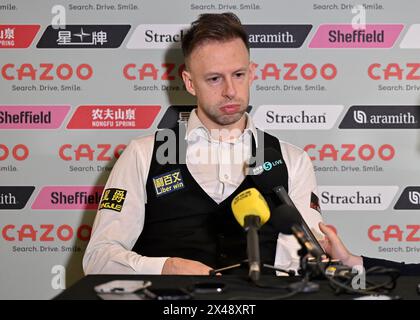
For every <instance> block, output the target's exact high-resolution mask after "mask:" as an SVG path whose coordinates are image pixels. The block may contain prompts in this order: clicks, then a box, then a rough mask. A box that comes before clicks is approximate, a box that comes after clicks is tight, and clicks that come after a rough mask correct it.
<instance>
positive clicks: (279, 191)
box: [273, 186, 327, 256]
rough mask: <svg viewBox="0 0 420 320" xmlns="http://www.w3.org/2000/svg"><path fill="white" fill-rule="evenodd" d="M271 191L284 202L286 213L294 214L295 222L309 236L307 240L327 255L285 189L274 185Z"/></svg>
mask: <svg viewBox="0 0 420 320" xmlns="http://www.w3.org/2000/svg"><path fill="white" fill-rule="evenodd" d="M273 191H274V193H275V194H276V195H277V197H278V198H279V199H280V200H281V201H282V203H284V205H286V206H287V207H288V209H287V214H288V215H294V216H295V219H296V220H297V221H299V222H298V223H296V224H297V225H298V226H299V227H301V228H302V230H303V232H304V233H305V235H306V236H307V237H308V238H309V240H310V241H311V242H312V243H313V245H314V246H315V247H316V249H317V250H318V251H321V252H322V254H324V255H325V256H327V254H326V252H325V251H324V249H323V248H322V246H321V245H320V244H319V242H318V240H317V238H316V237H315V236H314V234H313V232H312V230H311V228H309V226H308V224H307V223H306V221H305V219H303V216H302V214H301V213H300V212H299V210H298V209H297V208H296V206H295V204H294V203H293V201H292V199H291V198H290V197H289V194H288V193H287V191H286V189H284V187H283V186H279V187H274V188H273Z"/></svg>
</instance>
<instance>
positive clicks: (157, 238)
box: [133, 125, 288, 269]
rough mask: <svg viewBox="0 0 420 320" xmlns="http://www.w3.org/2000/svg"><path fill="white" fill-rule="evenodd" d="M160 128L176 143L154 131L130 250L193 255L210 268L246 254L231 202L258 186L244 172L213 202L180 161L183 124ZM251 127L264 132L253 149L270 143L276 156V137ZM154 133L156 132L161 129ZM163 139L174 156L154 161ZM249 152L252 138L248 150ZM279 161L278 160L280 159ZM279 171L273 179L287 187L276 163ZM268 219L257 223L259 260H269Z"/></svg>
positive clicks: (272, 234) (271, 233) (272, 242)
mask: <svg viewBox="0 0 420 320" xmlns="http://www.w3.org/2000/svg"><path fill="white" fill-rule="evenodd" d="M179 128H181V131H179V130H180V129H179ZM165 130H170V131H167V132H168V136H170V135H171V134H172V137H174V136H175V138H176V142H175V141H173V140H172V141H168V140H165V141H158V140H159V139H161V138H158V139H157V134H158V133H156V134H155V144H154V149H153V157H152V161H151V164H150V170H149V174H148V177H147V182H146V191H147V203H146V205H145V220H144V228H143V231H142V233H141V235H140V236H139V238H138V240H137V242H136V244H135V245H134V248H133V251H135V252H137V253H139V254H141V255H145V256H149V257H162V256H163V257H164V256H168V257H181V258H185V259H192V260H197V261H200V262H202V263H204V264H206V265H208V266H210V267H212V268H215V269H216V268H221V267H225V266H228V265H231V264H236V263H239V262H241V261H242V260H244V259H246V256H247V254H246V247H247V246H246V234H245V231H244V229H243V228H242V227H241V226H240V225H239V224H238V222H237V221H236V220H235V217H234V215H233V213H232V210H231V203H232V200H233V198H234V197H235V196H236V195H237V194H239V193H240V192H241V191H243V190H246V189H248V188H251V187H254V188H257V189H258V187H257V186H256V185H255V183H254V182H253V180H252V179H251V177H250V176H246V177H245V179H244V180H243V181H242V183H241V184H240V185H239V187H238V188H237V189H236V190H235V192H233V193H232V194H231V195H230V196H229V197H228V198H226V199H225V200H224V201H223V202H221V203H220V204H217V203H216V202H215V201H214V200H213V199H212V198H210V197H209V196H208V195H207V194H206V192H205V191H204V190H203V189H202V188H201V187H200V185H199V184H198V183H197V182H196V181H195V179H194V178H193V177H192V175H191V174H190V172H189V171H188V168H187V166H186V164H185V155H186V152H185V150H186V148H185V147H186V141H185V139H184V137H185V127H184V126H183V125H180V126H177V127H176V128H175V129H165ZM257 131H258V136H259V137H262V135H264V137H263V141H264V146H261V145H260V142H259V144H258V148H264V150H266V149H267V148H274V149H275V150H278V152H279V153H280V155H281V149H280V143H279V141H278V139H277V138H275V137H273V136H271V135H269V134H267V133H264V132H262V131H260V130H257ZM160 133H161V135H160V137H161V136H162V131H161V132H160ZM163 136H165V133H163ZM179 137H181V139H179ZM258 139H259V141H260V138H258ZM163 144H165V146H166V147H167V146H169V147H175V145H176V157H172V160H173V162H174V163H166V164H163V165H162V164H160V163H159V162H158V161H157V154H160V155H162V153H161V150H162V146H163ZM180 146H181V147H180ZM159 147H161V149H159ZM158 149H159V150H158ZM181 150H182V151H181ZM255 151H256V148H255V140H253V148H252V152H253V155H255ZM166 155H168V154H167V153H166ZM179 157H181V161H180V159H179ZM272 160H278V159H272ZM265 161H266V159H265ZM281 161H282V162H283V164H284V160H283V159H281ZM282 170H284V172H283V174H282V177H283V181H278V184H277V183H276V185H283V186H284V187H285V188H286V190H287V185H288V182H287V177H288V175H287V168H286V165H283V166H282ZM260 191H261V190H260ZM263 196H264V198H265V199H266V200H267V203H268V205H269V207H270V209H271V210H272V209H273V207H274V206H275V205H276V204H275V203H274V200H273V199H272V198H271V197H270V196H268V195H264V194H263ZM271 220H272V219H270V220H269V221H268V222H267V223H266V224H264V225H263V226H262V227H261V229H260V230H259V238H260V249H261V250H260V255H261V261H262V262H263V263H267V264H270V265H273V264H274V259H275V252H276V245H277V237H278V233H279V232H278V231H277V230H276V228H275V227H274V225H273V224H272V223H271Z"/></svg>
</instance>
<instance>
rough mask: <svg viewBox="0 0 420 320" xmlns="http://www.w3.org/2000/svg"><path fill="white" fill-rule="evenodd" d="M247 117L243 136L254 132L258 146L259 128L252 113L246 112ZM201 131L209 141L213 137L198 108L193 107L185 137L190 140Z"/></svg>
mask: <svg viewBox="0 0 420 320" xmlns="http://www.w3.org/2000/svg"><path fill="white" fill-rule="evenodd" d="M245 117H246V127H245V130H244V132H243V133H242V135H241V137H242V136H243V135H245V134H252V135H253V136H254V140H255V146H256V147H258V135H257V128H256V127H255V125H254V122H253V121H252V119H251V117H250V115H249V114H248V113H247V112H245ZM200 133H201V135H202V136H204V137H205V138H207V139H208V141H210V140H211V139H212V138H211V133H210V131H209V129H207V128H206V127H205V126H204V124H203V123H202V122H201V120H200V119H199V118H198V116H197V111H196V109H193V110H192V111H191V113H190V117H189V119H188V123H187V131H186V133H185V139H186V140H188V141H190V140H191V137H192V136H194V135H195V134H200Z"/></svg>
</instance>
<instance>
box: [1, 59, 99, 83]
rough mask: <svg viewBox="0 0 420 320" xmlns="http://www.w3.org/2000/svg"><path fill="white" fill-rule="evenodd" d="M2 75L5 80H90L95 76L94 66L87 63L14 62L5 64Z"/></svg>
mask: <svg viewBox="0 0 420 320" xmlns="http://www.w3.org/2000/svg"><path fill="white" fill-rule="evenodd" d="M1 76H2V78H3V79H4V80H9V81H13V80H43V81H44V80H71V79H75V78H77V79H79V80H89V79H90V78H92V76H93V68H92V66H91V65H89V64H87V63H82V64H79V65H77V66H71V65H70V64H68V63H62V64H59V65H54V64H53V63H40V64H39V65H33V64H31V63H22V64H21V65H15V64H13V63H6V64H3V65H2V67H1Z"/></svg>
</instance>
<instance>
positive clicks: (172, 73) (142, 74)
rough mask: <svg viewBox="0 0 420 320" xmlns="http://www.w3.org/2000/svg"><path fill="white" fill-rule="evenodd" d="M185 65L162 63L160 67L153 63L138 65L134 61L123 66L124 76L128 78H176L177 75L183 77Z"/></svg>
mask: <svg viewBox="0 0 420 320" xmlns="http://www.w3.org/2000/svg"><path fill="white" fill-rule="evenodd" d="M184 69H185V65H184V64H181V65H176V64H175V63H171V62H168V63H162V64H161V65H160V66H159V67H157V66H155V65H154V64H153V63H144V64H142V65H141V66H138V65H136V64H134V63H129V64H126V65H125V66H124V68H123V75H124V78H126V79H127V80H146V79H150V80H159V79H160V80H175V78H176V77H179V78H180V79H182V71H183V70H184Z"/></svg>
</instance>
